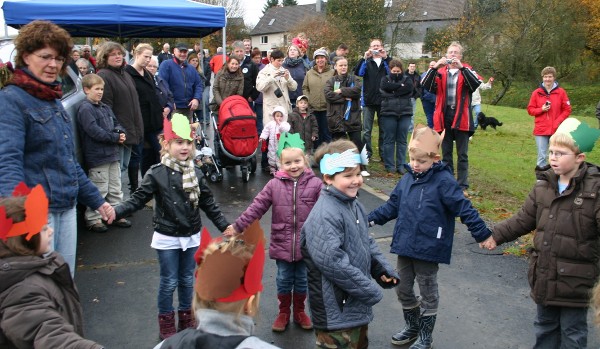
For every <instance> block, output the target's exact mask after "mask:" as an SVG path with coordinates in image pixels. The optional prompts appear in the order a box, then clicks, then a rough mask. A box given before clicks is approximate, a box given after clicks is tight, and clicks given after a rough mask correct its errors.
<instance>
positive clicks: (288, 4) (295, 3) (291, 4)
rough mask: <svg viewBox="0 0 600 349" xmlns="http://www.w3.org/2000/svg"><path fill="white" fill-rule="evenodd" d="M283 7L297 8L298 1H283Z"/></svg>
mask: <svg viewBox="0 0 600 349" xmlns="http://www.w3.org/2000/svg"><path fill="white" fill-rule="evenodd" d="M282 5H283V6H296V5H298V2H297V1H296V0H283V3H282Z"/></svg>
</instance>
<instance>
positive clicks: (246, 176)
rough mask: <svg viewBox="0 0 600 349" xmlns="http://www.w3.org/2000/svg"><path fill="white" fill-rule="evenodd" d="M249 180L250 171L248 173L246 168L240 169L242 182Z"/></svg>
mask: <svg viewBox="0 0 600 349" xmlns="http://www.w3.org/2000/svg"><path fill="white" fill-rule="evenodd" d="M249 180H250V171H248V167H245V166H244V167H242V181H243V182H244V183H247V182H248V181H249Z"/></svg>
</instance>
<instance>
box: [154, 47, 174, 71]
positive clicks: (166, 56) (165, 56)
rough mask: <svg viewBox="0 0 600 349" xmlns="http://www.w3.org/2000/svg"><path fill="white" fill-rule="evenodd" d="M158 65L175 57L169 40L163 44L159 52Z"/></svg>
mask: <svg viewBox="0 0 600 349" xmlns="http://www.w3.org/2000/svg"><path fill="white" fill-rule="evenodd" d="M157 58H158V66H159V67H160V65H161V64H162V62H164V61H170V60H172V59H173V54H172V53H171V45H169V43H168V42H165V44H164V45H163V48H162V51H160V53H159V54H158V57H157Z"/></svg>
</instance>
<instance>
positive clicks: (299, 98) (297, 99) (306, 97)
mask: <svg viewBox="0 0 600 349" xmlns="http://www.w3.org/2000/svg"><path fill="white" fill-rule="evenodd" d="M301 99H306V101H307V102H308V96H306V95H302V96H298V98H296V103H298V102H300V100H301Z"/></svg>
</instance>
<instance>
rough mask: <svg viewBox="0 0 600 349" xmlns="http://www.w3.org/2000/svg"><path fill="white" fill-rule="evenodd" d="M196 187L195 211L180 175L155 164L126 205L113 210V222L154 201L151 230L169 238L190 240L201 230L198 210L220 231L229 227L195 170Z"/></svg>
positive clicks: (203, 181) (199, 174)
mask: <svg viewBox="0 0 600 349" xmlns="http://www.w3.org/2000/svg"><path fill="white" fill-rule="evenodd" d="M196 175H197V176H198V182H199V184H200V199H199V201H198V207H196V208H194V206H193V205H192V203H191V202H190V200H189V195H188V194H187V193H186V192H185V191H184V190H183V175H182V173H181V172H177V171H174V170H172V169H170V168H168V167H166V166H165V165H163V164H156V165H154V166H152V167H150V169H149V170H148V172H146V174H145V175H144V178H143V179H142V183H141V185H140V187H139V188H138V190H136V191H135V193H133V195H132V196H131V197H130V198H129V199H128V200H126V201H123V202H122V203H120V204H119V205H117V206H115V213H116V215H117V218H116V219H120V218H122V217H126V216H127V215H129V214H131V213H133V212H135V211H139V210H141V209H142V208H144V205H145V204H146V203H147V202H148V201H150V200H151V199H152V198H154V202H155V203H154V216H153V217H152V222H153V226H154V230H155V231H157V232H159V233H161V234H164V235H169V236H177V237H180V236H192V235H194V234H196V233H198V232H199V231H200V229H201V228H202V219H201V217H200V210H202V211H204V213H205V214H206V216H207V217H208V218H209V219H210V220H211V221H212V222H213V223H214V225H215V226H216V227H217V229H219V230H220V231H225V229H226V228H227V226H228V225H229V223H228V222H227V220H226V219H225V217H224V216H223V213H221V210H220V209H219V205H217V203H216V202H215V198H214V197H213V195H212V192H211V191H210V188H209V187H208V186H207V185H206V182H205V180H204V175H203V174H202V171H200V170H199V169H198V168H196Z"/></svg>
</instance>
